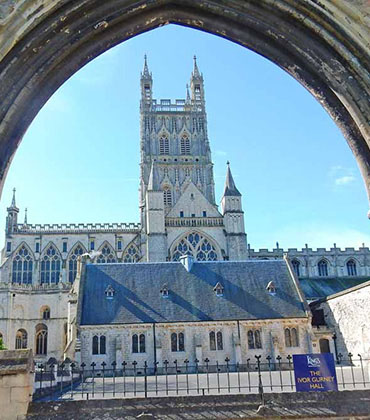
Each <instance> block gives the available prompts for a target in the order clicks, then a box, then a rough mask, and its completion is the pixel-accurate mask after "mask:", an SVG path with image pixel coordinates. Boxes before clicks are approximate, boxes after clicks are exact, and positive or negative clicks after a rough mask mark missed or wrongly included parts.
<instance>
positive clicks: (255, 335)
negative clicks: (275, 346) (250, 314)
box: [247, 330, 262, 349]
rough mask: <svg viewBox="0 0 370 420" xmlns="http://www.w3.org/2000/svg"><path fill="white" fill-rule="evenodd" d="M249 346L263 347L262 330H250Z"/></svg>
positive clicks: (250, 347)
mask: <svg viewBox="0 0 370 420" xmlns="http://www.w3.org/2000/svg"><path fill="white" fill-rule="evenodd" d="M247 336H248V348H249V349H261V348H262V341H261V331H260V330H249V331H248V334H247Z"/></svg>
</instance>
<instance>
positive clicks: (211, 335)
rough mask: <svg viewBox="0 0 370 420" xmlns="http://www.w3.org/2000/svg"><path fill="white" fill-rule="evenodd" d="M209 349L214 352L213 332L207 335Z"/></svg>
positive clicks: (214, 339)
mask: <svg viewBox="0 0 370 420" xmlns="http://www.w3.org/2000/svg"><path fill="white" fill-rule="evenodd" d="M209 349H210V350H212V351H215V350H216V334H215V332H214V331H211V332H210V333H209Z"/></svg>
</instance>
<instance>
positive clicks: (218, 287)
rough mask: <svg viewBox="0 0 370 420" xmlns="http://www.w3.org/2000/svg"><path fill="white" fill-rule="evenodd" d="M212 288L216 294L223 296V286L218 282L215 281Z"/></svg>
mask: <svg viewBox="0 0 370 420" xmlns="http://www.w3.org/2000/svg"><path fill="white" fill-rule="evenodd" d="M213 290H214V291H215V292H216V296H220V297H221V296H223V295H224V288H223V286H222V284H221V283H220V282H217V283H216V286H215V287H214V288H213Z"/></svg>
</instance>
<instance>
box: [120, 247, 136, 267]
mask: <svg viewBox="0 0 370 420" xmlns="http://www.w3.org/2000/svg"><path fill="white" fill-rule="evenodd" d="M139 259H140V254H139V250H138V249H137V247H136V246H135V245H134V244H131V245H129V246H128V247H127V248H126V250H125V252H124V254H123V256H122V261H123V262H124V263H135V262H138V261H139Z"/></svg>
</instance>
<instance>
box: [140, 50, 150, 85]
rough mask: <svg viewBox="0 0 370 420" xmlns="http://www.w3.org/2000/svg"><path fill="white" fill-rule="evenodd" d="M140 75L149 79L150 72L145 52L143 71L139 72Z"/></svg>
mask: <svg viewBox="0 0 370 420" xmlns="http://www.w3.org/2000/svg"><path fill="white" fill-rule="evenodd" d="M141 77H142V78H143V79H151V74H150V73H149V68H148V62H147V56H146V54H145V55H144V68H143V72H142V73H141Z"/></svg>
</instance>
